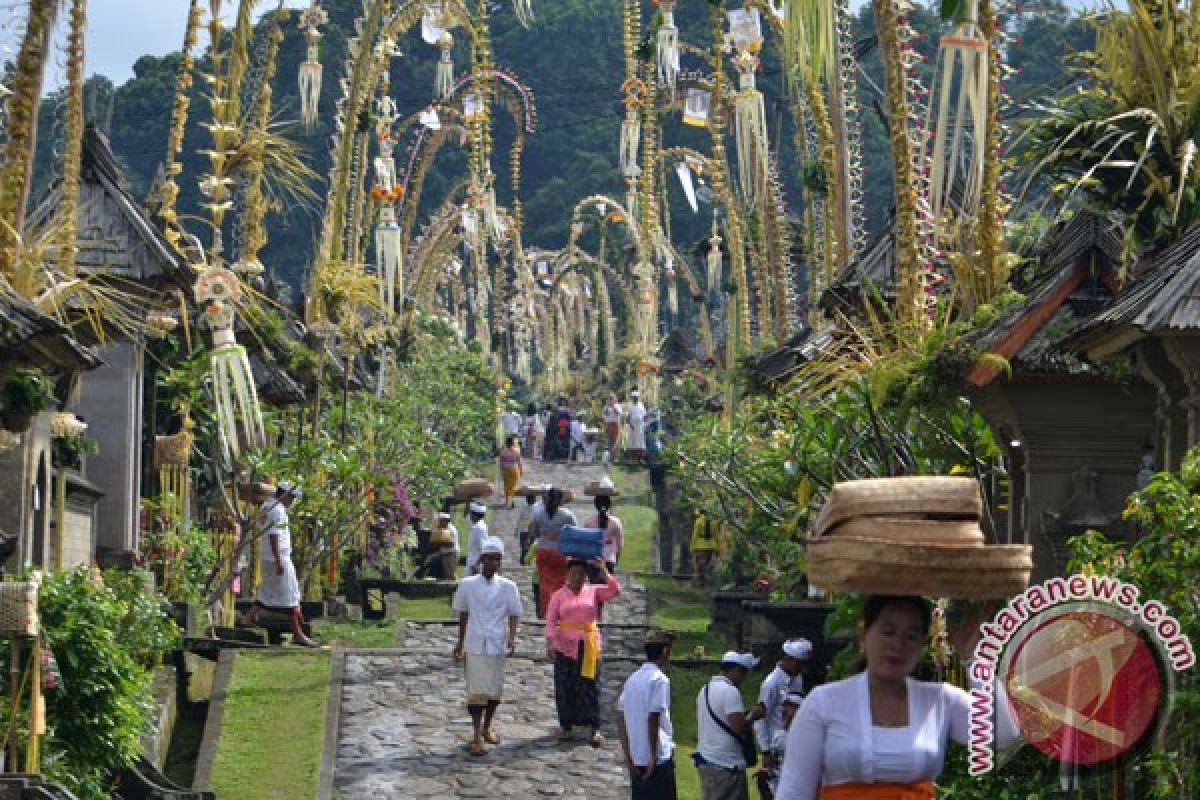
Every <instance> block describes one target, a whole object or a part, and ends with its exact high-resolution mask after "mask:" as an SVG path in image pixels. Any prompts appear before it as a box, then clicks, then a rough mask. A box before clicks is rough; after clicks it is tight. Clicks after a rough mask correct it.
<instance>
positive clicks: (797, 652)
mask: <svg viewBox="0 0 1200 800" xmlns="http://www.w3.org/2000/svg"><path fill="white" fill-rule="evenodd" d="M811 657H812V642H810V641H808V640H807V639H789V640H788V641H786V642H784V643H783V658H781V659H779V663H778V664H776V665H775V669H773V670H771V674H770V675H768V676H767V678H766V680H764V681H763V682H762V688H760V689H759V691H758V702H759V703H761V704H762V706H763V708H764V709H765V710H766V712H767V715H766V716H765V717H763V718H762V719H760V720H759V721H758V722H756V723H754V735H755V736H756V737H757V738H758V749H759V750H761V751H762V754H763V767H764V768H765V769H772V768H774V767H776V766H778V765H777V764H776V763H775V758H774V756H773V755H772V754H771V748H772V745H773V743H774V742H775V734H776V733H778V732H779V731H781V730H783V700H784V698H785V697H786V696H787V693H788V692H793V691H795V692H798V691H800V690H801V689H803V688H804V680H803V679H802V678H801V677H800V671H801V670H802V669H804V665H805V663H806V662H807V661H808V659H809V658H811Z"/></svg>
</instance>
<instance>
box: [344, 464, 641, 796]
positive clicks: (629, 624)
mask: <svg viewBox="0 0 1200 800" xmlns="http://www.w3.org/2000/svg"><path fill="white" fill-rule="evenodd" d="M601 474H602V470H601V468H600V467H582V466H581V467H566V466H564V465H543V464H533V465H527V475H526V478H527V481H528V482H538V483H541V482H553V483H556V484H558V485H566V486H571V487H573V488H575V489H577V490H579V489H582V488H583V486H585V485H586V483H587V482H588V481H590V480H595V479H597V478H598V477H599V476H600V475H601ZM589 501H590V498H586V497H582V496H581V497H580V498H579V500H578V501H577V502H575V503H573V504H572V505H571V508H572V510H574V511H575V512H576V515H577V516H578V517H580V521H582V519H583V516H584V515H585V514H587V513H590V511H591V508H590V502H589ZM488 525H489V529H490V531H491V533H492V534H493V535H497V534H498V535H500V536H502V537H503V538H504V540H505V545H506V552H507V553H509V554H515V553H516V539H515V537H514V534H513V529H514V526H515V512H514V511H508V510H506V509H503V510H502V509H495V510H493V511H492V512H491V513H490V514H489V515H488ZM515 562H516V559H515V557H512V556H506V558H505V566H504V567H502V568H501V572H502V573H503V574H506V575H508V576H509V577H511V578H512V579H513V580H515V581H516V582H517V584H518V586H520V587H521V590H522V599H523V602H524V603H525V606H526V616H525V620H524V621H523V622H522V625H521V633H520V636H519V639H518V644H517V654H516V656H514V657H513V658H511V659H510V660H509V662H508V668H507V672H506V683H505V702H504V703H503V704H502V705H501V706H500V708H499V709H498V710H497V712H496V725H495V728H496V733H497V734H498V735H499V736H500V738H501V742H500V744H499V745H497V746H495V747H493V748H492V749H491V752H490V753H489V754H488V755H486V756H483V757H481V758H480V757H472V756H471V755H470V754H469V752H468V750H467V744H468V742H469V741H470V732H471V721H470V717H469V716H468V715H467V712H466V708H465V706H464V702H465V687H464V684H463V677H462V668H461V667H460V666H459V665H456V664H454V662H453V661H452V659H451V657H450V652H451V650H452V648H453V645H454V641H455V638H456V629H455V627H454V626H453V625H448V624H444V623H436V622H430V623H413V622H409V623H405V624H404V625H402V626H399V628H398V630H397V642H396V644H397V647H396V649H395V650H376V651H361V652H355V651H350V652H347V653H346V654H345V667H344V670H343V676H342V688H341V704H342V705H341V716H340V720H339V726H338V740H337V756H336V767H335V772H334V792H335V796H336V797H338V798H345V799H346V800H351V798H354V800H360V799H361V798H373V799H375V800H391V799H392V798H397V799H398V798H423V799H424V798H428V800H439V799H440V798H458V797H496V798H540V797H565V798H590V799H591V800H609V799H610V798H611V799H612V800H616V798H624V797H628V796H629V789H628V780H627V778H626V776H625V772H624V769H623V768H622V763H621V758H620V746H619V745H618V744H617V742H616V729H615V727H614V726H613V724H612V721H611V717H612V708H613V706H614V704H615V701H616V691H617V690H618V689H619V687H620V685H621V683H622V682H623V681H624V679H625V677H626V676H627V675H628V674H629V672H630V670H632V669H635V668H636V667H637V659H636V654H637V652H638V651H639V650H640V643H641V639H642V632H643V629H644V625H645V622H646V603H645V597H644V595H643V592H642V591H641V589H640V588H638V587H634V586H630V585H629V583H628V580H627V579H626V578H624V577H623V578H622V585H623V587H624V589H625V591H624V592H623V593H622V595H621V596H620V597H619V598H617V599H616V600H614V601H613V602H612V603H610V604H608V605H607V606H606V607H605V615H604V622H605V626H604V628H605V630H604V637H605V651H604V657H605V659H604V666H603V670H604V697H603V699H602V703H603V707H604V708H605V709H608V712H607V714H606V716H608V717H609V721H608V723H607V724H606V726H605V728H604V731H603V732H604V734H605V736H606V737H607V739H608V741H607V742H606V743H605V745H604V746H603V747H602V748H600V749H599V750H597V749H594V748H592V747H591V746H590V745H589V744H588V743H587V742H586V741H585V740H584V738H585V737H584V735H583V732H579V733H578V734H577V735H578V737H579V738H578V740H576V741H574V742H568V743H560V742H558V741H556V740H555V739H554V738H553V732H554V730H555V728H556V727H557V722H556V720H555V714H554V683H553V669H552V665H551V663H550V662H549V661H548V660H547V659H546V658H545V655H544V650H545V646H544V639H543V638H542V628H541V625H540V624H539V623H538V621H537V620H536V619H535V617H534V612H533V606H532V599H531V597H530V590H529V573H530V568H529V567H522V566H520V565H517V564H516V563H515Z"/></svg>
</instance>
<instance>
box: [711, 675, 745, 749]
mask: <svg viewBox="0 0 1200 800" xmlns="http://www.w3.org/2000/svg"><path fill="white" fill-rule="evenodd" d="M708 687H709V684H707V683H706V684H705V685H704V705H705V706H706V707H707V708H708V715H709V716H710V717H712V718H713V722H715V723H717V725H718V726H720V728H721V730H723V731H725V732H726V733H728V734H729V735H730V736H732V737H733V740H734V741H735V742H737V743H738V744H741V742H742V737H740V736H738V735H737V734H736V733H734V732H733V728H731V727H729V725H728V724H726V722H725V721H724V720H723V719H721V718H720V717H718V716H717V712H715V711H713V707H712V703H710V702H708Z"/></svg>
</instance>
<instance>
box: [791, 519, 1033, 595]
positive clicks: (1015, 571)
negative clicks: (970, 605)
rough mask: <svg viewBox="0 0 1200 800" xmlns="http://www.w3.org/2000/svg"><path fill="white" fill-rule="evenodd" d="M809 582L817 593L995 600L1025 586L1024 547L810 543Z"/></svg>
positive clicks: (1027, 556) (1028, 562) (850, 540)
mask: <svg viewBox="0 0 1200 800" xmlns="http://www.w3.org/2000/svg"><path fill="white" fill-rule="evenodd" d="M805 560H806V562H807V572H808V575H809V580H811V581H812V583H813V584H814V585H816V586H820V587H821V588H822V589H829V590H832V591H839V592H864V593H868V594H914V595H923V596H926V597H951V598H963V599H971V598H997V597H1011V596H1013V595H1015V594H1019V593H1020V592H1021V591H1023V590H1024V589H1025V587H1026V586H1028V585H1029V574H1030V572H1032V570H1033V548H1032V547H1030V546H1029V545H993V546H988V547H979V546H972V545H966V546H955V545H945V544H942V545H937V544H912V543H903V544H902V543H899V542H895V541H888V540H885V539H868V538H864V537H858V536H842V535H838V536H827V537H824V538H821V539H816V540H813V541H810V542H809V544H808V550H807V553H806V555H805Z"/></svg>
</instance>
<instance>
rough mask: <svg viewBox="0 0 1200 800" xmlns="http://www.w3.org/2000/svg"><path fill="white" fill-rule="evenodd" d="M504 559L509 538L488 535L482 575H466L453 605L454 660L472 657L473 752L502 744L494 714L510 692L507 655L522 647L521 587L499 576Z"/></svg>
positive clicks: (469, 663) (468, 661)
mask: <svg viewBox="0 0 1200 800" xmlns="http://www.w3.org/2000/svg"><path fill="white" fill-rule="evenodd" d="M503 557H504V542H502V541H500V540H499V539H497V538H494V537H488V538H487V539H486V540H485V541H484V543H483V546H482V549H481V556H480V573H479V574H478V575H472V576H470V577H468V578H463V580H462V582H461V583H459V585H458V589H457V590H456V591H455V592H454V602H453V604H452V607H453V608H454V610H455V611H457V612H458V644H457V645H455V647H454V660H455V661H462V660H463V659H464V657H465V659H466V676H467V711H469V712H470V714H471V725H472V728H473V729H474V738H473V739H472V740H471V755H473V756H481V755H483V754H484V753H485V752H486V750H484V746H483V744H484V742H487V743H488V744H499V742H500V738H499V737H498V736H496V734H495V733H493V732H492V717H493V716H495V714H496V707H497V706H498V705H500V696H501V694H502V693H503V691H504V659H505V657H506V656H508V655H511V654H512V652H513V649H514V648H515V647H516V645H517V623H518V622H520V620H521V613H522V608H521V596H520V594H519V593H518V592H517V585H516V584H515V583H513V582H512V581H510V580H509V579H508V578H505V577H502V576H501V575H499V574H498V571H499V569H500V561H501V560H502V559H503Z"/></svg>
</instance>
